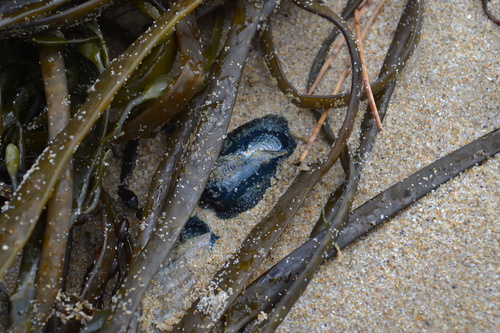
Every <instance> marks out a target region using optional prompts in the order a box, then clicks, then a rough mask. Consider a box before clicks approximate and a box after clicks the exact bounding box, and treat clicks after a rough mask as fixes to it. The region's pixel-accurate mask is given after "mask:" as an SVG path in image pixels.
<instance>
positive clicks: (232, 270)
mask: <svg viewBox="0 0 500 333" xmlns="http://www.w3.org/2000/svg"><path fill="white" fill-rule="evenodd" d="M324 17H325V18H326V19H327V20H328V21H330V22H332V23H334V24H335V25H336V26H337V27H338V28H339V29H340V31H341V32H342V34H343V35H344V37H345V39H346V41H347V45H348V48H349V53H350V55H351V65H352V68H353V72H352V77H353V79H352V85H351V91H352V94H351V97H350V101H349V107H348V110H347V112H346V116H345V119H344V122H343V124H342V126H341V129H340V130H339V133H338V135H337V136H338V139H337V140H336V141H335V143H334V144H333V146H332V148H331V149H330V151H329V152H328V154H327V156H326V158H325V160H324V162H322V163H320V164H318V165H315V166H313V167H311V169H312V170H311V171H304V172H301V173H299V175H298V176H297V177H296V179H295V180H294V181H293V183H292V184H291V185H290V187H289V188H288V189H287V190H286V192H285V193H284V194H283V195H282V196H281V198H280V199H279V200H278V202H277V203H276V205H275V206H274V207H273V209H272V210H271V211H270V212H269V214H268V215H267V216H266V217H264V219H263V220H262V221H260V222H259V223H258V224H257V225H256V226H255V227H254V228H253V229H252V231H251V232H250V233H249V235H248V236H247V237H246V239H245V240H244V241H243V243H242V246H241V247H240V249H239V250H238V251H237V252H236V253H235V254H234V255H233V256H232V257H231V258H230V259H229V260H228V261H227V262H226V263H225V264H224V265H223V267H224V268H223V269H221V270H220V271H219V272H218V273H216V275H215V277H214V279H213V280H212V283H211V286H210V287H209V288H210V289H211V290H210V291H209V293H208V295H206V296H204V297H203V298H201V299H198V300H197V301H195V302H194V303H193V305H192V306H191V308H190V309H189V310H188V312H187V314H186V315H185V316H184V317H183V319H182V320H181V322H180V323H179V324H178V325H177V326H176V327H175V328H174V331H189V332H191V331H198V330H200V329H201V328H202V327H203V328H210V327H212V326H213V325H214V324H215V322H216V321H218V319H219V318H220V316H221V315H222V314H223V312H224V311H225V310H226V309H227V307H228V306H229V305H230V304H231V303H232V302H233V301H234V300H235V299H236V297H237V295H238V294H239V293H240V292H241V291H242V290H243V288H244V286H245V284H246V282H247V281H248V279H249V278H250V276H251V275H252V274H253V272H254V271H255V269H256V268H257V267H258V266H259V265H260V263H261V262H262V260H263V259H264V257H265V256H266V255H267V253H268V252H269V250H270V248H271V247H272V246H273V244H274V243H275V242H276V240H277V238H278V237H279V235H281V233H282V232H283V230H284V228H285V227H286V226H287V224H288V223H289V222H290V221H291V219H292V218H293V216H294V215H295V213H296V212H297V210H298V209H299V208H300V206H301V205H302V203H303V202H304V199H305V197H306V196H307V194H308V193H309V191H311V189H312V188H313V186H314V185H315V184H316V183H317V182H318V181H319V180H320V179H321V178H322V177H323V176H324V175H325V174H326V173H327V172H328V170H329V169H330V168H331V167H332V166H333V165H334V164H335V162H336V161H337V159H338V158H339V156H340V153H341V152H342V151H343V149H344V147H345V145H346V142H347V139H348V137H349V136H350V134H351V132H352V129H353V125H354V120H355V118H356V115H357V112H358V107H359V91H360V87H361V76H360V68H359V67H360V61H359V54H358V53H357V50H356V42H355V41H354V40H353V39H352V38H351V36H350V33H349V29H348V28H347V27H346V26H345V24H344V22H343V20H342V19H341V18H340V17H339V16H337V15H336V14H335V13H333V12H331V11H330V12H328V16H326V15H325V16H324ZM267 23H269V22H267ZM266 26H267V27H269V24H266ZM267 27H266V28H264V29H268V28H267ZM266 42H269V43H272V41H264V43H266ZM217 299H223V300H224V301H223V303H222V304H216V305H214V303H215V302H217ZM203 304H206V305H203ZM200 308H202V310H200Z"/></svg>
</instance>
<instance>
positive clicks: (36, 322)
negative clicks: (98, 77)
mask: <svg viewBox="0 0 500 333" xmlns="http://www.w3.org/2000/svg"><path fill="white" fill-rule="evenodd" d="M40 65H41V70H42V76H43V81H44V85H45V95H46V99H47V114H48V119H49V120H48V122H49V124H48V125H49V126H48V130H49V139H50V140H53V139H54V138H55V137H56V135H57V134H58V133H59V132H60V131H61V130H62V129H63V128H64V127H66V125H67V124H68V122H69V120H70V107H69V96H68V90H67V83H66V71H65V65H64V55H63V48H62V47H61V46H41V47H40ZM72 197H73V167H72V164H71V160H70V161H69V162H68V163H67V165H66V167H65V168H64V170H63V171H62V173H61V176H60V177H59V181H58V183H57V184H56V186H55V187H54V192H53V195H52V197H51V198H50V199H49V201H48V205H47V223H46V226H45V234H44V237H43V246H42V254H41V258H40V264H39V268H38V275H37V279H36V290H35V297H34V307H33V314H32V319H31V320H32V325H33V328H36V330H37V331H42V330H43V327H44V326H45V323H46V321H47V319H48V317H49V315H50V311H51V308H52V305H53V303H54V301H55V299H56V296H57V293H58V292H59V289H60V286H61V279H62V274H63V268H64V256H65V253H66V243H67V240H68V233H69V230H70V228H71V214H72V211H71V209H72V203H73V201H72Z"/></svg>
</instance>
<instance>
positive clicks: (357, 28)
mask: <svg viewBox="0 0 500 333" xmlns="http://www.w3.org/2000/svg"><path fill="white" fill-rule="evenodd" d="M354 28H355V31H356V36H357V37H358V47H359V55H360V58H361V64H362V67H363V69H362V73H363V85H364V86H365V91H366V97H367V98H368V104H369V105H370V110H371V112H372V114H373V118H374V119H375V123H376V124H377V128H378V129H379V131H381V130H382V122H381V121H380V117H379V115H378V111H377V104H376V103H375V99H374V98H373V93H372V88H371V86H370V78H369V77H368V70H367V68H366V60H365V53H364V51H363V40H362V39H363V36H362V34H361V27H360V25H359V10H358V9H355V10H354Z"/></svg>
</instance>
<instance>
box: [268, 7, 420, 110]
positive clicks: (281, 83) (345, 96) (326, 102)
mask: <svg viewBox="0 0 500 333" xmlns="http://www.w3.org/2000/svg"><path fill="white" fill-rule="evenodd" d="M296 3H297V5H298V6H304V7H307V8H310V10H311V11H313V12H314V13H316V14H318V15H319V16H324V15H325V14H324V11H323V10H322V9H323V8H325V7H326V6H325V5H324V4H322V3H315V2H314V1H304V2H302V1H297V2H296ZM312 4H314V5H312ZM419 9H420V10H421V8H420V7H419ZM420 15H422V14H420ZM412 24H413V27H412V29H411V32H410V35H409V36H408V39H407V40H406V45H416V41H417V40H418V38H419V34H418V33H417V32H416V31H419V30H420V29H419V28H418V27H417V26H415V25H416V24H422V21H421V20H414V21H413V22H412ZM261 46H262V49H263V51H264V52H265V58H264V59H265V60H266V63H267V64H268V68H269V70H270V71H271V74H272V75H273V76H274V77H275V78H276V80H277V83H278V87H279V88H280V90H281V91H282V92H283V94H284V95H285V96H288V97H289V99H290V101H291V102H292V103H294V104H295V105H296V106H298V107H301V108H306V109H328V108H338V107H341V106H346V105H347V104H348V103H349V101H350V99H351V93H341V94H338V95H307V94H302V93H299V92H298V90H297V89H296V88H295V87H294V86H293V85H292V84H291V83H290V81H289V80H288V79H287V77H286V75H285V73H284V71H283V68H282V65H281V61H280V60H279V58H278V54H277V52H276V50H275V48H274V43H273V42H272V29H271V25H270V24H268V25H267V27H266V29H265V30H264V31H263V33H262V36H261ZM412 53H413V48H412V47H406V48H405V52H404V53H403V54H402V55H401V57H400V60H401V61H400V62H399V63H397V64H395V65H393V67H392V68H390V70H388V71H387V72H386V73H385V74H384V75H383V76H382V77H379V78H378V79H377V80H376V81H375V82H372V83H371V88H372V91H373V93H374V94H377V93H379V92H380V91H382V90H383V89H384V87H386V86H387V85H388V84H389V83H390V82H391V81H393V80H394V79H395V78H396V77H397V75H398V73H400V72H401V70H402V69H403V68H404V66H405V63H406V61H408V59H409V58H410V56H411V54H412ZM361 98H362V99H365V98H366V93H365V92H362V94H361Z"/></svg>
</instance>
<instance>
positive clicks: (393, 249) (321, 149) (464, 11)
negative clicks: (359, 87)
mask: <svg viewBox="0 0 500 333" xmlns="http://www.w3.org/2000/svg"><path fill="white" fill-rule="evenodd" d="M327 3H329V4H330V5H331V6H332V8H335V9H337V10H338V9H339V8H340V7H339V5H338V4H336V2H335V1H327ZM499 4H500V3H499V1H493V2H492V5H493V6H496V8H498V6H499ZM403 5H404V2H403V1H388V3H387V4H386V6H385V8H384V10H383V11H382V13H381V16H380V19H379V20H378V21H377V22H376V23H375V25H374V28H373V32H372V33H371V34H370V35H369V36H368V38H367V40H366V42H365V50H366V54H367V58H368V62H369V66H370V74H371V76H372V77H375V75H376V74H377V73H378V70H379V66H380V63H381V61H382V60H383V57H384V56H385V50H386V48H387V46H388V44H389V43H390V40H391V38H392V33H393V32H394V29H395V27H396V24H397V20H398V17H399V15H400V13H401V11H402V7H403ZM275 27H276V31H275V38H276V39H277V41H278V42H277V43H278V50H279V54H280V56H281V58H282V61H283V62H284V63H285V69H286V71H287V74H288V75H289V76H290V79H291V80H292V82H293V83H294V84H296V86H297V87H298V88H300V89H302V91H304V83H305V78H306V75H307V73H308V70H309V66H310V63H311V61H312V59H313V57H314V55H315V52H316V50H317V48H318V45H319V43H320V42H321V40H322V39H323V38H324V36H325V35H326V33H327V32H328V31H329V29H330V25H329V24H328V23H327V22H326V21H323V20H321V19H318V18H317V17H315V16H313V15H312V14H309V13H306V12H304V11H302V10H299V9H297V8H295V7H294V6H293V5H291V4H288V3H285V4H284V8H283V11H282V12H280V13H279V14H278V15H277V18H276V21H275ZM499 37H500V28H499V27H498V26H496V25H495V24H493V23H492V22H491V21H490V20H489V19H487V18H486V16H485V15H484V13H483V10H482V7H481V3H480V1H466V0H461V1H453V2H442V1H427V2H426V6H425V22H424V27H423V31H422V36H421V41H420V44H419V46H418V48H417V51H416V53H415V54H414V56H413V57H412V59H411V60H410V61H409V63H408V66H407V68H406V69H405V70H404V72H403V73H402V75H401V77H400V78H399V79H398V84H397V87H396V89H395V92H394V95H393V98H392V100H391V104H390V107H389V110H388V115H387V117H386V120H385V123H384V129H383V131H382V132H381V133H380V134H379V136H378V138H377V140H376V142H375V148H374V150H373V152H372V153H371V154H370V155H369V157H368V158H367V160H366V163H365V166H364V171H363V176H362V180H361V183H360V187H359V193H358V196H357V199H356V202H355V206H357V205H360V204H362V203H363V202H364V201H366V200H367V199H369V198H370V197H372V196H374V195H375V194H377V193H379V192H380V191H382V190H384V189H385V188H387V187H389V186H390V185H392V184H394V183H396V182H398V181H399V180H401V179H404V178H405V177H407V176H408V175H410V174H412V173H413V172H415V171H417V170H418V169H420V168H422V167H424V166H425V165H427V164H430V163H431V162H433V161H434V160H436V159H438V158H440V157H442V156H444V155H446V154H447V153H449V152H451V151H453V150H455V149H457V148H459V147H460V146H463V145H465V144H467V143H469V142H471V141H473V140H474V139H476V138H478V137H480V136H481V135H484V134H485V133H487V132H489V131H491V130H493V129H495V128H498V127H499V125H500V121H499V120H500V117H499V111H500V110H499V105H500V95H499V92H500V89H499V87H500V62H499V59H500V57H499V55H500V54H499V53H500V52H499V51H500V42H499V40H500V39H499ZM341 64H342V62H339V63H338V65H337V67H339V68H340V67H341ZM334 78H335V75H334V74H331V75H327V78H326V80H325V83H324V84H323V85H322V86H321V87H320V91H322V92H327V91H328V90H330V89H331V87H332V86H333V84H334V83H335V82H336V81H335V80H334ZM270 113H274V114H281V115H284V116H286V117H287V118H288V120H289V123H290V127H291V130H292V133H293V134H294V135H295V137H296V138H297V139H298V143H299V145H298V149H297V151H296V152H295V154H294V155H293V156H292V157H291V158H290V160H289V161H288V162H287V164H285V165H284V167H283V169H282V171H281V172H280V173H279V174H278V175H277V179H276V186H275V187H273V188H272V189H271V190H269V191H268V192H267V193H266V197H265V200H263V201H262V202H261V203H259V205H257V206H256V207H255V208H254V209H252V210H250V211H248V212H245V213H243V214H241V215H240V216H238V217H236V218H234V219H230V220H224V221H222V220H218V219H216V218H215V217H214V214H213V213H212V212H210V211H208V210H199V211H198V215H199V216H200V217H202V218H203V219H204V220H206V221H208V222H209V224H210V225H211V226H212V227H213V229H214V231H215V232H216V233H217V234H218V235H220V236H221V240H220V243H219V244H218V245H217V246H216V248H215V256H216V258H217V259H213V265H214V266H217V265H220V262H221V259H220V258H227V255H228V254H227V253H228V252H232V251H234V250H235V249H236V248H237V246H238V244H239V242H241V240H242V239H243V238H244V236H245V235H246V233H247V232H248V231H249V230H250V228H251V226H252V225H253V224H254V223H256V222H257V221H258V220H259V218H260V217H262V216H264V215H265V214H266V213H267V212H268V211H269V209H270V208H271V207H272V203H273V202H275V200H276V199H277V198H278V197H279V195H280V193H282V191H283V188H285V187H286V184H287V183H288V182H289V181H290V180H291V179H293V177H294V175H295V172H296V170H295V169H294V166H293V162H294V161H296V159H297V158H298V156H299V155H300V151H301V149H302V148H303V147H304V144H305V140H307V137H308V135H309V134H310V133H311V131H312V128H313V126H314V125H313V124H314V122H313V117H312V116H311V115H310V114H308V113H307V112H306V111H301V110H299V109H298V108H297V107H295V106H294V105H292V104H291V103H290V102H288V101H287V100H286V99H285V98H284V97H283V96H282V94H281V93H280V92H279V91H278V89H277V88H276V85H275V84H274V80H273V79H272V78H271V77H270V76H269V74H268V71H267V69H266V68H265V65H264V63H263V60H262V54H261V52H260V51H259V50H258V47H257V46H256V47H255V48H254V50H253V51H252V53H251V56H250V59H249V62H248V64H247V68H246V70H245V75H244V77H243V83H242V89H241V91H240V96H239V99H238V103H237V106H236V108H235V117H234V119H233V122H232V126H231V128H234V127H236V126H238V125H240V124H242V123H245V122H246V121H248V120H249V119H252V118H255V117H258V116H262V115H266V114H270ZM336 113H337V114H336ZM340 116H341V114H339V112H338V111H333V112H332V116H331V117H330V119H331V121H332V124H338V123H339V122H340V119H341V117H340ZM327 148H328V146H327V145H326V144H325V142H324V141H321V140H320V141H319V142H318V144H317V145H316V146H315V147H314V149H313V152H312V154H311V155H310V156H309V157H308V160H307V161H308V162H314V161H316V160H317V159H319V158H321V156H323V155H322V154H324V153H325V151H326V149H327ZM499 163H500V158H498V157H497V158H494V159H491V160H490V161H488V162H486V163H485V164H483V165H481V166H478V167H474V168H473V169H471V170H469V171H467V172H465V173H464V174H462V175H461V176H459V177H457V178H456V179H454V180H452V181H450V182H449V183H447V184H445V185H444V186H442V187H441V188H439V189H438V190H436V191H434V192H433V193H432V194H430V195H428V196H426V197H425V198H423V199H422V200H420V201H419V202H417V203H416V204H414V205H413V206H412V207H410V208H409V209H407V210H405V211H404V212H402V213H400V214H398V216H397V217H396V218H394V219H392V220H391V221H390V222H388V223H387V224H386V225H384V226H383V227H382V228H379V229H378V230H376V231H375V232H372V233H371V234H369V235H368V236H366V237H364V238H363V239H362V240H360V241H358V242H357V243H355V244H353V245H352V246H350V247H348V248H347V249H346V250H345V251H343V256H342V259H340V260H330V261H329V262H328V263H327V264H325V265H324V266H323V267H322V268H321V269H320V270H319V272H318V273H317V274H316V276H315V278H314V280H313V281H312V282H311V284H310V285H309V288H308V290H307V291H306V293H305V295H304V296H303V297H302V298H301V299H300V300H299V302H298V303H297V304H296V305H295V306H294V308H293V310H292V312H291V313H290V314H289V315H288V317H287V318H286V320H285V321H284V323H283V324H282V326H281V327H280V329H279V331H280V332H305V331H310V332H352V331H362V332H365V331H375V332H388V331H390V332H396V331H440V332H441V331H460V332H462V331H466V332H487V331H490V332H493V331H498V330H499V329H500V319H499V304H500V303H499V286H498V283H499V268H500V267H499V261H498V255H497V251H498V245H499V238H498V234H499V232H500V226H499V221H500V213H499V200H500V199H499V197H500V195H499V194H500V193H499V191H500V190H499V189H500V175H499V172H498V170H499ZM340 177H341V172H340V170H338V169H335V170H332V172H330V173H329V174H328V175H327V177H326V178H325V179H324V180H323V181H321V182H320V184H318V186H317V187H316V188H315V189H314V190H313V193H312V194H311V197H310V199H308V200H307V202H306V204H305V205H304V207H303V208H302V209H301V210H300V211H299V213H298V215H297V217H296V218H295V219H294V220H293V222H292V224H291V226H290V227H289V228H288V229H287V230H286V231H285V233H284V234H283V236H282V237H281V238H280V242H279V243H278V245H277V246H275V250H273V252H272V253H271V254H270V256H269V258H268V259H266V261H265V265H266V267H269V266H270V265H272V263H274V262H276V261H277V260H279V259H280V258H282V257H284V256H285V255H286V254H287V253H288V252H290V251H291V250H293V249H294V248H295V247H297V246H299V245H300V244H301V243H302V242H304V241H305V240H306V239H307V237H308V233H309V231H310V229H311V227H312V225H313V224H314V223H315V221H316V219H317V217H318V215H319V212H320V209H321V206H322V205H323V204H324V202H325V201H326V199H327V197H328V194H329V193H330V191H332V190H333V189H334V188H335V186H336V184H338V182H339V180H340ZM262 270H264V268H263V269H262Z"/></svg>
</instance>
